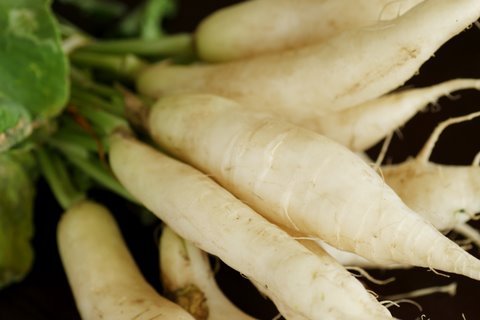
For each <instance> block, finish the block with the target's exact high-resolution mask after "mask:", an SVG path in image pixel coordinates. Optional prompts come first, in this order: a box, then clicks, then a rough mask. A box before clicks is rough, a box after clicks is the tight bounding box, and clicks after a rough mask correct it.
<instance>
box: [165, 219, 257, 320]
mask: <svg viewBox="0 0 480 320" xmlns="http://www.w3.org/2000/svg"><path fill="white" fill-rule="evenodd" d="M159 254H160V271H161V278H162V283H163V287H164V289H165V290H166V291H167V292H168V293H169V294H168V295H169V296H173V297H174V298H175V299H174V301H177V303H178V304H180V305H181V306H182V307H183V308H185V309H187V310H189V312H190V313H191V314H193V315H195V318H196V319H197V320H199V319H206V320H223V319H231V320H254V319H255V318H253V317H250V316H249V315H247V314H245V313H244V312H243V311H241V310H240V309H239V308H237V307H236V306H235V305H234V304H233V303H232V302H231V301H230V300H228V298H227V297H226V296H225V295H224V294H223V292H222V291H221V290H220V288H219V287H218V285H217V283H216V281H215V276H214V273H213V271H212V269H211V267H210V263H209V261H208V255H207V253H205V252H203V251H202V250H200V249H199V248H197V247H195V246H194V245H193V244H192V243H190V242H188V241H186V240H184V239H182V238H181V237H180V236H179V235H177V234H176V233H175V232H174V231H173V230H172V229H170V228H169V227H168V226H165V227H164V228H163V232H162V235H161V237H160V245H159ZM192 293H193V294H192Z"/></svg>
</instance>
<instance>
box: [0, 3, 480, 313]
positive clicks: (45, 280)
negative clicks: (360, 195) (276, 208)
mask: <svg viewBox="0 0 480 320" xmlns="http://www.w3.org/2000/svg"><path fill="white" fill-rule="evenodd" d="M235 2H238V1H225V0H216V1H195V0H183V1H181V2H180V3H181V4H180V10H179V11H178V13H177V15H176V17H175V18H172V19H170V20H168V21H167V22H166V27H167V29H168V30H169V31H171V32H179V31H187V32H189V31H193V30H194V28H195V26H196V25H197V23H198V22H199V21H200V19H201V18H202V17H204V16H205V15H206V14H208V13H209V12H212V11H213V10H215V9H217V8H220V7H222V6H225V5H228V4H231V3H235ZM125 3H126V4H128V5H129V6H131V7H133V6H134V5H135V4H136V3H137V1H133V0H130V1H125ZM199 3H201V5H200V4H199ZM55 10H57V11H58V12H62V13H63V14H65V15H66V16H67V17H69V18H70V19H71V20H72V21H73V22H75V23H77V24H78V25H80V26H82V27H84V28H85V29H87V31H89V32H91V33H92V34H100V35H101V34H102V32H103V31H104V30H105V29H104V28H105V26H103V25H100V24H92V23H91V21H89V19H88V17H86V16H83V15H81V14H78V13H77V12H75V11H74V10H72V8H70V7H68V6H61V5H57V4H55ZM259 31H260V30H259ZM433 32H436V30H432V33H433ZM456 77H480V30H479V29H478V28H477V27H476V26H472V27H471V28H470V29H468V30H467V31H465V32H463V33H462V34H460V35H459V36H457V37H455V38H454V39H452V40H451V41H449V42H448V43H447V44H446V45H444V46H443V47H442V48H441V49H440V50H439V51H438V52H437V53H436V54H435V57H433V58H432V59H431V60H430V61H429V62H427V63H426V64H425V65H424V66H423V67H422V68H421V70H420V72H419V74H418V75H416V76H415V77H414V78H412V79H411V80H410V81H409V82H408V83H407V84H406V85H409V86H423V85H428V84H434V83H437V82H440V81H444V80H448V79H452V78H456ZM455 96H456V99H453V100H452V99H451V98H447V97H445V98H442V99H440V100H439V101H438V104H437V105H435V106H433V105H432V106H429V107H428V108H427V111H425V112H422V113H419V114H418V115H417V116H416V117H415V118H414V119H413V120H411V121H410V122H409V123H408V124H406V125H405V126H404V127H403V128H402V129H401V135H396V136H395V137H394V138H393V140H392V144H391V147H390V148H389V151H388V154H387V160H388V161H391V162H400V161H402V160H404V159H406V158H408V157H409V156H413V155H415V154H416V153H417V152H418V150H419V149H420V148H421V146H422V145H423V143H424V142H425V141H426V139H427V137H428V136H429V134H430V133H431V132H432V130H433V128H434V126H435V124H436V123H438V122H439V121H441V120H443V119H446V118H449V117H451V116H455V115H463V114H467V113H469V112H472V111H477V110H480V107H479V106H480V94H479V93H477V92H474V91H462V92H461V94H456V95H455ZM478 128H480V121H479V120H474V121H471V122H468V123H463V124H459V125H455V126H453V127H451V128H449V129H447V130H446V131H445V133H444V134H442V136H441V138H440V140H439V141H438V143H437V146H436V148H435V150H434V152H433V154H432V157H431V160H433V161H435V162H439V163H445V164H464V165H466V164H469V163H471V161H472V160H473V157H474V156H475V154H476V153H477V152H479V151H480V141H479V139H478V138H479V135H478ZM378 150H379V146H377V147H374V148H372V149H371V150H369V154H370V155H371V156H373V157H375V155H376V154H377V153H378ZM91 196H92V197H94V198H95V199H97V200H98V201H101V202H103V203H105V204H106V205H107V206H108V207H109V208H111V209H112V211H113V212H114V214H115V215H116V218H117V220H118V222H119V224H120V227H121V229H122V231H123V233H124V236H125V238H126V240H127V243H128V245H129V247H130V249H131V251H132V253H133V255H134V257H135V258H136V260H137V262H138V264H139V266H140V268H141V270H142V271H143V273H144V274H145V277H146V278H147V280H148V281H149V282H150V283H152V284H153V285H154V286H155V287H156V288H157V289H158V290H159V291H161V286H160V283H159V281H158V267H157V266H158V261H157V259H158V255H157V248H156V241H155V236H154V235H155V231H156V228H157V226H158V224H157V223H155V224H153V225H151V226H150V227H148V228H147V230H145V227H144V226H142V224H141V223H140V221H139V220H138V219H137V217H136V216H134V215H132V214H131V212H129V207H128V205H127V206H125V203H124V202H123V201H122V200H121V199H119V198H117V197H115V196H112V195H111V194H109V193H106V192H103V191H101V190H95V191H93V192H92V193H91ZM479 197H480V195H479ZM35 205H36V212H35V224H36V234H35V237H34V239H33V245H34V248H35V251H36V261H35V264H34V267H33V270H32V271H31V273H30V274H29V275H28V276H27V278H26V279H25V280H24V281H23V282H21V283H19V284H15V285H12V286H10V287H8V288H6V289H4V290H2V291H0V320H4V319H5V320H6V319H12V320H16V319H22V320H30V319H31V320H37V319H38V320H40V319H49V320H56V319H79V315H78V313H77V311H76V308H75V304H74V301H73V298H72V295H71V292H70V289H69V287H68V283H67V281H66V278H65V274H64V272H63V270H62V266H61V263H60V259H59V256H58V252H57V248H56V241H55V229H56V224H57V222H58V219H59V217H60V215H61V213H62V210H61V208H60V207H59V206H58V204H57V203H56V202H55V200H54V199H53V197H52V195H51V193H50V191H49V189H48V187H47V185H46V184H45V182H44V181H40V183H39V186H38V196H37V200H36V204H35ZM474 224H475V225H476V226H478V227H480V224H479V223H474ZM471 252H472V253H473V254H474V255H476V256H477V257H480V251H479V250H478V249H473V250H472V251H471ZM373 275H374V276H377V277H380V278H387V277H390V276H392V275H394V276H395V277H396V279H397V281H395V282H394V283H391V284H388V285H384V286H377V285H369V287H370V288H371V289H373V290H374V291H375V292H377V293H378V294H380V295H381V296H382V295H389V294H394V293H400V292H406V291H410V290H413V289H418V288H423V287H428V286H434V285H443V284H448V283H451V282H457V283H458V290H457V295H456V296H455V297H450V296H447V295H445V294H433V295H430V296H427V297H422V298H417V299H415V301H416V302H418V303H419V304H420V305H421V306H422V307H423V310H422V311H419V310H418V308H417V307H415V306H413V305H411V304H400V307H399V308H397V307H392V308H391V311H392V313H393V314H394V316H396V317H398V318H401V319H416V318H419V317H420V316H421V315H422V314H425V315H427V317H426V319H427V318H430V319H432V320H433V319H439V320H440V319H441V320H443V319H452V320H453V319H462V314H464V316H465V319H468V320H471V319H478V318H480V305H479V302H478V297H480V283H478V282H477V281H474V280H470V279H466V278H465V277H461V276H455V275H451V276H450V277H448V278H447V277H443V276H439V275H436V274H434V273H433V272H430V271H427V270H424V269H416V268H415V269H411V270H400V271H388V272H387V271H381V270H379V271H374V272H373ZM218 280H219V284H220V285H221V286H222V288H223V289H224V291H225V292H226V294H227V295H228V296H229V297H230V298H231V299H232V300H233V301H234V302H235V303H236V304H237V305H239V306H240V307H241V308H242V309H244V310H245V311H247V312H248V313H250V314H251V315H253V316H257V317H259V318H260V319H272V318H273V317H274V316H275V315H276V314H277V312H276V310H275V308H274V307H273V306H272V305H271V304H270V303H269V302H268V301H266V300H265V299H264V298H262V297H261V296H260V295H259V294H258V293H256V290H255V289H254V288H253V287H252V286H251V285H250V284H249V283H248V281H246V280H245V279H244V278H242V277H241V276H240V275H239V274H238V273H237V272H235V271H233V270H231V269H229V268H228V267H227V266H225V265H221V267H220V269H219V273H218Z"/></svg>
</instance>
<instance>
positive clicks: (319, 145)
mask: <svg viewBox="0 0 480 320" xmlns="http://www.w3.org/2000/svg"><path fill="white" fill-rule="evenodd" d="M149 128H150V133H151V135H152V138H153V139H154V140H155V141H156V142H157V143H158V144H159V145H160V146H162V147H163V148H165V149H166V150H168V151H169V152H171V153H173V154H174V155H175V156H177V157H179V158H180V159H182V160H184V161H186V162H188V163H191V164H192V165H194V166H196V167H197V168H199V169H200V170H202V171H203V172H205V173H206V174H208V175H211V176H212V177H213V178H214V179H215V180H216V181H218V182H219V183H220V184H222V185H223V186H224V187H225V188H226V189H228V190H229V191H231V192H232V193H233V194H235V195H236V196H237V197H238V198H240V199H242V200H243V201H245V202H246V203H248V204H249V205H250V206H251V207H252V208H254V209H255V210H256V211H257V212H259V213H261V214H262V215H264V216H265V217H267V219H269V220H271V221H275V222H276V223H278V224H280V225H282V226H284V227H286V228H290V229H294V230H297V231H298V232H300V233H302V234H303V235H305V236H308V237H318V238H320V239H322V240H324V241H325V242H327V243H329V244H330V245H332V246H334V247H337V248H339V249H342V250H346V251H350V252H354V253H357V254H359V255H361V256H363V257H365V258H367V259H368V260H370V261H372V262H375V263H379V264H387V265H388V264H407V265H416V266H424V267H429V268H433V269H439V270H443V271H447V272H453V273H459V274H463V275H466V276H469V277H472V278H474V279H480V261H479V260H477V259H476V258H474V257H473V256H471V255H469V254H468V253H467V252H465V251H464V250H463V249H461V248H460V247H459V246H457V245H456V244H455V243H454V242H452V241H451V240H449V239H448V238H447V237H445V236H444V235H443V234H441V233H440V232H439V231H438V230H436V229H435V228H434V227H433V226H432V225H431V224H430V223H428V222H427V221H426V220H425V219H424V218H422V217H420V216H419V215H418V214H417V213H415V212H413V211H412V210H410V209H409V208H408V207H407V206H406V205H405V204H404V203H403V202H402V201H401V200H400V198H399V197H398V196H397V195H396V194H395V193H394V191H393V190H392V189H391V188H389V187H388V186H387V185H386V184H385V183H384V181H383V180H382V179H381V178H380V176H379V175H378V174H377V173H376V172H375V171H374V170H373V169H372V168H370V167H369V166H368V165H367V164H366V163H365V162H364V161H363V160H361V159H360V158H359V157H358V156H357V155H355V154H354V153H353V152H351V151H350V150H348V149H347V148H345V147H344V146H342V145H340V144H338V143H335V142H334V141H332V140H330V139H328V138H326V137H324V136H322V135H319V134H316V133H314V132H312V131H309V130H306V129H303V128H300V127H297V126H294V125H292V124H289V123H287V122H283V121H281V120H279V119H277V118H275V117H273V116H271V115H268V114H260V113H256V112H251V111H249V110H246V109H245V108H242V106H240V105H239V104H237V103H235V102H233V101H231V100H227V99H224V98H221V97H217V96H211V95H174V96H169V97H164V98H163V99H160V100H159V101H158V102H157V103H156V105H155V106H154V107H153V109H152V110H151V113H150V116H149Z"/></svg>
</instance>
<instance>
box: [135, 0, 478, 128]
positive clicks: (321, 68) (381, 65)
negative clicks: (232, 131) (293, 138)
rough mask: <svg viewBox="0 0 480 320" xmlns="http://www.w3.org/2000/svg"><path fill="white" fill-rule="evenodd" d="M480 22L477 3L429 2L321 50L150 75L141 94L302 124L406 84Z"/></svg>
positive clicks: (166, 68)
mask: <svg viewBox="0 0 480 320" xmlns="http://www.w3.org/2000/svg"><path fill="white" fill-rule="evenodd" d="M479 16H480V1H478V0H457V1H451V0H426V1H423V2H422V3H420V4H418V5H417V6H415V7H414V8H412V9H411V10H409V11H408V12H407V13H406V14H404V15H402V16H400V17H398V18H396V19H393V20H390V21H387V22H379V23H378V24H376V25H375V26H371V27H368V28H362V29H357V30H350V31H345V32H342V33H341V34H339V35H337V36H335V37H332V38H330V39H329V40H328V41H326V42H323V43H321V44H318V45H311V46H305V47H302V48H300V49H298V50H297V49H295V50H288V51H282V52H280V53H272V54H268V55H267V54H266V55H262V56H258V57H254V58H251V59H245V60H241V61H235V62H228V63H223V64H214V65H188V66H180V65H170V64H168V63H165V62H160V63H159V64H154V65H153V66H150V67H147V68H145V69H144V70H143V71H142V72H141V73H140V74H139V76H138V78H137V87H138V90H139V91H140V92H141V93H143V94H146V95H149V96H152V97H159V96H162V95H164V94H167V93H174V92H190V93H212V94H217V95H221V96H225V97H228V98H231V99H234V100H236V101H238V102H240V103H241V104H242V105H243V106H244V107H247V108H252V109H255V110H263V111H268V112H270V113H273V114H276V115H277V116H280V117H283V118H285V119H287V120H288V121H291V122H293V123H297V124H301V123H303V122H305V121H308V119H312V118H315V117H318V116H321V115H325V114H327V113H329V112H333V111H339V110H343V109H346V108H349V107H352V106H355V105H358V104H361V103H364V102H366V101H368V100H371V99H374V98H376V97H379V96H381V95H383V94H385V93H387V92H389V91H391V90H393V89H395V88H397V87H399V86H401V85H403V84H404V83H405V81H407V80H408V79H410V78H411V77H412V76H413V75H414V74H415V73H416V72H417V71H418V70H419V67H420V66H421V65H422V64H423V63H424V62H425V61H427V60H428V59H430V57H431V56H432V55H433V54H434V53H435V52H436V51H437V49H439V48H440V47H441V46H442V45H443V44H444V43H445V42H447V41H448V40H449V39H451V38H452V37H454V36H455V35H457V34H458V33H460V32H461V31H462V30H464V29H465V28H466V27H468V26H469V25H470V24H472V23H473V22H475V21H476V20H477V19H478V17H479Z"/></svg>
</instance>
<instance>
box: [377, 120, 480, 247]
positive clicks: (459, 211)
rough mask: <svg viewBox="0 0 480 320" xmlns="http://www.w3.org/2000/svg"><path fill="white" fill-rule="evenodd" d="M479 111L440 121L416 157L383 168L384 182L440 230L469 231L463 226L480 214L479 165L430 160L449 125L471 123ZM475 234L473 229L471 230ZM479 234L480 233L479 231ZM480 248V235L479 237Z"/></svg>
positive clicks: (477, 237)
mask: <svg viewBox="0 0 480 320" xmlns="http://www.w3.org/2000/svg"><path fill="white" fill-rule="evenodd" d="M478 116H480V112H475V113H471V114H469V115H466V116H461V117H456V118H451V119H448V120H445V121H444V122H441V123H440V124H439V125H438V126H437V127H436V128H435V131H434V132H433V133H432V135H431V136H430V138H429V139H428V141H427V142H426V143H425V145H424V147H423V148H422V150H421V151H420V152H419V153H418V155H417V156H416V157H415V158H412V159H409V160H407V161H405V162H403V163H400V164H394V165H384V166H382V167H381V171H382V176H383V178H384V179H385V182H386V183H387V184H388V185H389V186H391V187H392V188H393V189H394V190H395V191H396V192H397V194H398V195H399V196H400V197H401V198H402V199H403V201H404V202H405V203H406V204H407V205H408V206H409V207H411V208H412V209H414V210H416V211H417V212H418V213H419V214H421V215H423V216H424V217H425V218H426V219H428V220H429V221H430V222H431V223H432V224H433V225H434V226H435V227H436V228H437V229H439V230H443V231H449V230H451V229H457V228H459V229H458V231H460V232H461V233H462V234H465V232H468V230H470V228H469V227H467V226H466V225H463V224H464V223H466V222H467V221H468V220H470V219H472V218H474V217H475V215H476V214H478V213H480V166H478V164H475V163H474V164H473V165H472V166H457V165H442V164H436V163H432V162H430V161H429V158H430V155H431V153H432V150H433V147H434V145H435V143H436V141H437V140H438V137H439V135H440V133H441V132H442V131H443V130H444V129H445V128H446V127H447V126H449V125H451V124H454V123H459V122H463V121H467V120H471V119H473V118H475V117H478ZM470 231H473V230H470ZM476 233H477V234H478V231H477V232H476ZM469 238H473V239H476V240H475V242H476V243H477V245H480V235H477V236H476V237H475V236H474V237H472V236H469Z"/></svg>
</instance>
